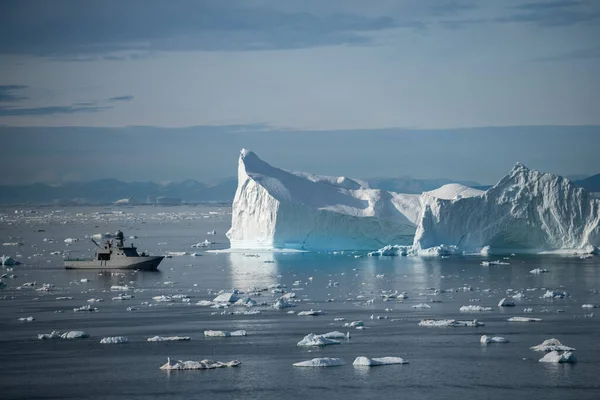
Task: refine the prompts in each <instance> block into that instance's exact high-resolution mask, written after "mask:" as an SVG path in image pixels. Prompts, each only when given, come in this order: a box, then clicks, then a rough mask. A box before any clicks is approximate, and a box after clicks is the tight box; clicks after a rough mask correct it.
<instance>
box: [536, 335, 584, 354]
mask: <svg viewBox="0 0 600 400" xmlns="http://www.w3.org/2000/svg"><path fill="white" fill-rule="evenodd" d="M531 350H535V351H575V349H574V348H572V347H569V346H565V345H564V344H562V343H561V342H560V340H558V339H554V338H552V339H546V340H544V341H543V342H542V343H541V344H538V345H537V346H533V347H531Z"/></svg>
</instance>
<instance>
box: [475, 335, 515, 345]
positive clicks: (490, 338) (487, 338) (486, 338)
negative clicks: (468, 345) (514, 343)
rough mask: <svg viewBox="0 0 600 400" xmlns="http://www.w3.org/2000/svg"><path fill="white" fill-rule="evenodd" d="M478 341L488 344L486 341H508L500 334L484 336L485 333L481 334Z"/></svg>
mask: <svg viewBox="0 0 600 400" xmlns="http://www.w3.org/2000/svg"><path fill="white" fill-rule="evenodd" d="M479 341H480V342H481V344H488V343H508V340H506V339H504V338H503V337H501V336H486V335H483V336H482V337H481V339H479Z"/></svg>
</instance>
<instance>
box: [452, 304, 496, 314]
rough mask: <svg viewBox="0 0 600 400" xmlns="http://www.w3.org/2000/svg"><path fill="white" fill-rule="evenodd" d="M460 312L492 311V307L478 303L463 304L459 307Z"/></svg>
mask: <svg viewBox="0 0 600 400" xmlns="http://www.w3.org/2000/svg"><path fill="white" fill-rule="evenodd" d="M458 311H460V312H482V311H492V307H483V306H476V305H469V306H462V307H461V308H459V309H458Z"/></svg>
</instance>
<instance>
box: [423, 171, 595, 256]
mask: <svg viewBox="0 0 600 400" xmlns="http://www.w3.org/2000/svg"><path fill="white" fill-rule="evenodd" d="M421 202H422V205H423V210H422V213H421V219H420V221H419V223H418V227H417V232H416V234H415V240H414V248H415V249H417V250H419V249H426V248H429V247H434V246H438V245H440V244H446V245H455V246H457V247H459V248H460V249H462V250H463V251H468V252H478V251H480V250H481V249H483V248H484V247H486V246H489V249H490V251H492V252H499V253H502V252H513V251H514V252H539V251H549V250H558V249H579V250H584V251H592V250H593V246H596V247H597V246H598V245H600V225H599V224H600V200H599V199H596V198H593V197H591V196H590V195H589V193H587V192H586V191H585V190H584V189H582V188H580V187H579V186H577V185H575V184H573V183H571V182H570V181H569V180H568V179H565V178H563V177H561V176H558V175H552V174H545V173H542V172H539V171H536V170H533V169H529V168H527V167H525V166H524V165H522V164H519V163H517V164H516V165H515V166H514V168H513V169H512V171H510V173H509V174H508V175H507V176H505V177H504V178H503V179H502V180H500V182H498V184H496V185H495V186H494V187H492V188H490V189H489V190H487V191H486V192H484V193H482V194H480V195H476V196H471V197H468V198H465V197H463V198H460V199H456V200H445V199H440V198H439V197H435V196H432V195H428V194H427V193H424V194H423V196H422V199H421Z"/></svg>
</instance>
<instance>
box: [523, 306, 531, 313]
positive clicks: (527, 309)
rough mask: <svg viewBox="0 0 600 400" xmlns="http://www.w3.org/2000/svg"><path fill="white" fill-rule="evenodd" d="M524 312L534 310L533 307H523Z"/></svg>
mask: <svg viewBox="0 0 600 400" xmlns="http://www.w3.org/2000/svg"><path fill="white" fill-rule="evenodd" d="M523 312H526V313H530V312H533V308H531V307H528V308H524V309H523Z"/></svg>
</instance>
